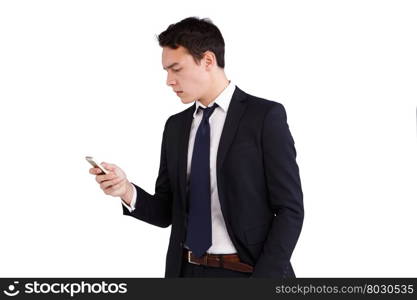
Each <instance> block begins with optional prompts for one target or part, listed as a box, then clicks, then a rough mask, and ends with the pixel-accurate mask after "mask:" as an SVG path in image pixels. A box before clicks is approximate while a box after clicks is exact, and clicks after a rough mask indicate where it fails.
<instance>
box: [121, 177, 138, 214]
mask: <svg viewBox="0 0 417 300" xmlns="http://www.w3.org/2000/svg"><path fill="white" fill-rule="evenodd" d="M130 184H131V185H132V188H133V193H132V200H131V201H130V205H128V204H127V203H126V202H124V201H123V200H122V204H123V205H124V207H126V208H127V209H128V210H129V212H132V211H134V210H135V205H136V196H137V192H136V188H135V186H134V185H133V184H132V183H130ZM120 199H121V198H120Z"/></svg>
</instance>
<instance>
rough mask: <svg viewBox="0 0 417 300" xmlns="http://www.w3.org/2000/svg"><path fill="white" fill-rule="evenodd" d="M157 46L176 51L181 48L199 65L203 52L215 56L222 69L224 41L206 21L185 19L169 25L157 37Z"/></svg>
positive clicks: (209, 21)
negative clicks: (208, 52)
mask: <svg viewBox="0 0 417 300" xmlns="http://www.w3.org/2000/svg"><path fill="white" fill-rule="evenodd" d="M158 42H159V46H161V47H170V48H171V49H177V48H178V47H179V46H183V47H184V48H185V49H187V50H188V52H189V53H190V54H191V55H192V56H193V58H194V60H195V61H196V63H200V60H201V59H202V58H203V54H204V52H206V51H207V50H210V51H212V52H213V53H214V54H215V55H216V60H217V65H218V66H219V67H220V68H224V40H223V36H222V34H221V32H220V30H219V29H218V28H217V26H216V25H214V24H213V22H212V21H211V20H210V19H208V18H204V19H199V18H196V17H190V18H186V19H184V20H181V21H180V22H178V23H175V24H171V25H169V26H168V28H167V29H166V30H165V31H163V32H161V33H160V34H159V35H158Z"/></svg>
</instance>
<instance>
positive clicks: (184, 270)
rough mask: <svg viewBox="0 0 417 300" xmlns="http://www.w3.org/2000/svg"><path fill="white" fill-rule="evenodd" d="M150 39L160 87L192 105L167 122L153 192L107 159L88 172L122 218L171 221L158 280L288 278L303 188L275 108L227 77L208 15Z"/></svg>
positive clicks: (290, 141) (283, 117)
mask: <svg viewBox="0 0 417 300" xmlns="http://www.w3.org/2000/svg"><path fill="white" fill-rule="evenodd" d="M158 40H159V45H160V46H161V47H162V65H163V68H164V69H165V70H166V71H167V85H168V86H170V87H171V88H172V89H173V91H174V92H175V93H176V94H177V95H178V97H179V98H180V99H181V101H182V102H183V103H184V104H188V103H193V105H192V106H190V107H189V108H187V109H186V110H184V111H182V112H180V113H178V114H175V115H173V116H171V117H170V118H168V120H167V121H166V124H165V128H164V132H163V138H162V149H161V161H160V167H159V174H158V178H157V180H156V186H155V194H154V195H151V194H149V193H147V192H146V191H144V190H143V189H141V188H140V187H139V186H137V185H136V184H133V183H130V182H129V181H128V180H127V178H126V175H125V173H124V172H123V171H122V170H121V169H120V168H119V167H117V166H116V165H114V164H109V163H103V164H102V165H103V166H104V167H105V168H106V169H108V170H109V171H110V173H109V174H107V175H103V174H102V175H98V174H99V172H100V171H99V169H98V168H92V169H90V173H91V174H95V175H96V180H97V182H98V183H99V184H100V187H101V188H102V189H103V191H104V192H105V193H106V194H107V195H112V196H115V197H121V199H122V200H123V201H122V204H123V206H122V207H123V213H124V214H125V215H129V216H132V217H135V218H137V219H140V220H142V221H145V222H147V223H150V224H153V225H156V226H160V227H168V226H169V225H172V227H171V237H170V241H169V247H168V253H167V258H166V271H165V276H166V277H269V278H286V277H295V274H294V271H293V269H292V266H291V263H290V258H291V254H292V252H293V250H294V247H295V245H296V243H297V240H298V237H299V234H300V231H301V227H302V223H303V217H304V210H303V194H302V190H301V183H300V177H299V171H298V166H297V163H296V150H295V147H294V141H293V138H292V136H291V133H290V131H289V128H288V125H287V121H286V119H287V118H286V112H285V109H284V107H283V106H282V105H281V104H279V103H277V102H273V101H269V100H265V99H261V98H257V97H254V96H251V95H249V94H247V93H245V92H244V91H242V90H241V89H239V88H238V87H237V86H235V85H234V83H232V82H231V81H230V80H228V79H227V77H226V75H225V72H224V66H225V62H224V40H223V37H222V35H221V33H220V31H219V29H218V28H217V27H216V26H215V25H214V24H212V23H211V21H210V20H208V19H198V18H187V19H184V20H182V21H180V22H178V23H176V24H172V25H170V26H169V27H168V28H167V29H166V30H165V31H164V32H162V33H161V34H160V35H159V36H158Z"/></svg>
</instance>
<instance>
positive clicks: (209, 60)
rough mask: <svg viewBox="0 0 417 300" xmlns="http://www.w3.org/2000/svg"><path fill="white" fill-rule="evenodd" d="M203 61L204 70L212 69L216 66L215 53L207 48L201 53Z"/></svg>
mask: <svg viewBox="0 0 417 300" xmlns="http://www.w3.org/2000/svg"><path fill="white" fill-rule="evenodd" d="M203 63H204V68H205V69H206V71H209V70H211V69H213V68H214V67H215V66H217V61H216V55H215V54H214V53H213V52H212V51H209V50H207V51H206V52H204V54H203Z"/></svg>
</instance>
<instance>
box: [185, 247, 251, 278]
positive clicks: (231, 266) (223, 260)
mask: <svg viewBox="0 0 417 300" xmlns="http://www.w3.org/2000/svg"><path fill="white" fill-rule="evenodd" d="M184 258H185V259H186V260H187V262H189V263H190V264H195V265H202V266H208V267H216V268H224V269H228V270H232V271H238V272H247V273H252V272H253V267H252V266H251V265H248V264H245V263H243V262H241V261H240V258H239V256H238V255H237V254H209V253H206V254H204V255H203V256H202V257H195V256H194V255H193V253H192V252H191V251H189V250H187V249H184Z"/></svg>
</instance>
